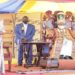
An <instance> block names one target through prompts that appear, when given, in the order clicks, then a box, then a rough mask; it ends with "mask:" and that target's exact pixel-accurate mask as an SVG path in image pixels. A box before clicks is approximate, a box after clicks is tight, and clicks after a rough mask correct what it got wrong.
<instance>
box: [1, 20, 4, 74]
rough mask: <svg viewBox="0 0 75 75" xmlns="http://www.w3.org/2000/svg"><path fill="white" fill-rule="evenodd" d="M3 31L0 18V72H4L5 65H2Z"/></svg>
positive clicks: (2, 22)
mask: <svg viewBox="0 0 75 75" xmlns="http://www.w3.org/2000/svg"><path fill="white" fill-rule="evenodd" d="M4 32H5V29H4V21H3V20H0V74H1V75H4V74H5V66H4V53H3V39H2V35H3V33H4Z"/></svg>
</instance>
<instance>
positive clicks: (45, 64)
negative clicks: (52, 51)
mask: <svg viewBox="0 0 75 75" xmlns="http://www.w3.org/2000/svg"><path fill="white" fill-rule="evenodd" d="M39 65H40V66H41V67H42V68H58V67H59V62H58V59H56V58H53V59H50V58H44V57H41V59H40V62H39Z"/></svg>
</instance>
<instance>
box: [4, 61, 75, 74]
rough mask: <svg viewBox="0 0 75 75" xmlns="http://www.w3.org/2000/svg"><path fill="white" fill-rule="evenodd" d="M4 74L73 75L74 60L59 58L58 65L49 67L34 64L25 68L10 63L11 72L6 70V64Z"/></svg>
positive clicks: (74, 69) (74, 68) (74, 71)
mask: <svg viewBox="0 0 75 75" xmlns="http://www.w3.org/2000/svg"><path fill="white" fill-rule="evenodd" d="M21 73H22V74H21ZM5 75H75V60H59V67H58V68H50V69H42V68H41V67H36V66H33V67H29V68H25V67H24V66H17V64H12V66H11V72H8V65H7V64H6V74H5Z"/></svg>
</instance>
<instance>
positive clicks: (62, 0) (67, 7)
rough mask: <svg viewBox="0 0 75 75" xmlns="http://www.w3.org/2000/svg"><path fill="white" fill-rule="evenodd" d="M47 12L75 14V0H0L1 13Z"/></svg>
mask: <svg viewBox="0 0 75 75" xmlns="http://www.w3.org/2000/svg"><path fill="white" fill-rule="evenodd" d="M47 10H52V11H56V10H63V11H72V12H75V0H0V13H3V12H4V13H6V12H8V13H25V12H45V11H47Z"/></svg>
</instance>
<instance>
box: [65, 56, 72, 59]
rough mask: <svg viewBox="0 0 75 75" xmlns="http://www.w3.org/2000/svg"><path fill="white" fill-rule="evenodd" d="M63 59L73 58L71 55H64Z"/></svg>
mask: <svg viewBox="0 0 75 75" xmlns="http://www.w3.org/2000/svg"><path fill="white" fill-rule="evenodd" d="M64 59H73V58H72V57H71V56H65V57H64Z"/></svg>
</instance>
